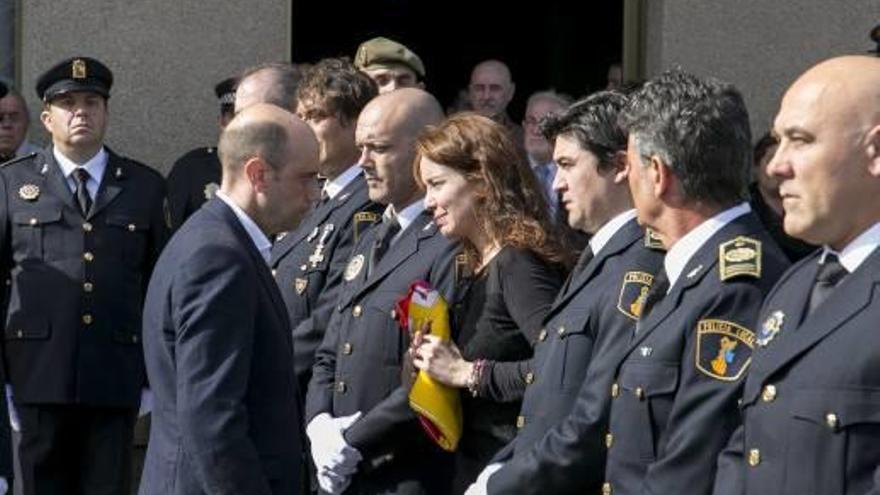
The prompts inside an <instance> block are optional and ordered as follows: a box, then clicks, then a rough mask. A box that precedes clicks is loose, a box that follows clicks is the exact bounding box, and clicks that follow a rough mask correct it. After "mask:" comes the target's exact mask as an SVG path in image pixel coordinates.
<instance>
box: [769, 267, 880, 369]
mask: <svg viewBox="0 0 880 495" xmlns="http://www.w3.org/2000/svg"><path fill="white" fill-rule="evenodd" d="M816 269H817V268H816ZM816 269H813V270H810V271H809V272H810V273H812V274H813V277H811V278H810V279H809V281H808V282H806V283H804V284H803V285H806V286H807V290H806V296H804V295H801V297H799V298H797V299H795V301H796V303H797V304H799V305H800V306H801V307H804V306H806V299H805V297H809V292H810V287H811V285H812V282H813V278H814V277H815V270H816ZM878 282H880V249H878V250H875V252H874V253H873V254H871V255H870V256H869V257H868V259H866V260H865V261H864V263H863V264H862V266H860V267H859V269H858V270H856V272H855V273H852V274H850V275H849V276H848V277H847V278H846V279H844V280H843V281H842V282H841V283H840V285H839V286H838V287H837V288H836V289H834V291H833V292H832V293H831V295H830V296H829V297H828V299H826V300H825V301H824V302H823V303H822V305H821V306H820V307H819V308H818V309H817V310H816V311H815V312H813V314H811V315H809V316H807V319H806V320H805V321H804V322H803V324H801V325H800V327H797V330H789V332H795V333H790V334H789V335H785V336H784V338H781V339H779V342H778V343H777V345H775V346H774V345H771V346H769V347H768V348H767V350H766V351H765V352H763V353H762V355H761V360H760V361H761V365H762V366H760V367H759V368H758V369H759V370H760V372H761V375H758V376H759V377H760V376H767V375H769V374H771V373H773V372H775V371H776V370H779V369H780V368H782V367H783V366H785V365H787V364H788V363H789V362H790V361H792V360H793V359H795V358H797V357H798V356H800V355H801V354H803V353H804V352H806V351H807V350H809V349H810V348H811V347H813V346H814V345H816V344H817V343H818V342H820V341H821V340H822V339H824V338H825V337H826V336H828V335H829V334H831V333H832V332H834V331H835V330H837V329H838V328H840V326H841V325H843V324H844V323H846V321H847V320H849V319H850V318H852V317H853V316H854V315H856V314H857V313H859V312H861V311H862V310H863V309H864V308H865V307H866V306H868V304H869V303H870V302H871V298H872V297H873V293H874V286H875V285H876V284H878ZM828 308H834V310H833V311H829V310H828ZM801 311H803V309H801Z"/></svg>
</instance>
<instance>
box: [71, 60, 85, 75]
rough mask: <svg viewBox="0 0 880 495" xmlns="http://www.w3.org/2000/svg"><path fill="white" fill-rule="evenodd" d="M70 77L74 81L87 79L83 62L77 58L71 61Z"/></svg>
mask: <svg viewBox="0 0 880 495" xmlns="http://www.w3.org/2000/svg"><path fill="white" fill-rule="evenodd" d="M70 77H72V78H74V79H85V78H86V77H88V74H87V72H86V61H85V60H83V59H81V58H78V59H76V60H74V61H73V63H72V64H71V66H70Z"/></svg>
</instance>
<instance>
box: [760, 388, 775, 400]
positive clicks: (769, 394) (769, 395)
mask: <svg viewBox="0 0 880 495" xmlns="http://www.w3.org/2000/svg"><path fill="white" fill-rule="evenodd" d="M775 399H776V386H775V385H766V386H764V391H763V392H761V400H763V401H764V402H773V401H774V400H775Z"/></svg>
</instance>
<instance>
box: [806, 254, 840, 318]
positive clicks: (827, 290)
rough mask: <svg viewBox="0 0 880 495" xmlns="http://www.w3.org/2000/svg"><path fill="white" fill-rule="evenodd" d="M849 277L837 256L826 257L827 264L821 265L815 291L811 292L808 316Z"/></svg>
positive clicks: (829, 255) (828, 255) (814, 285)
mask: <svg viewBox="0 0 880 495" xmlns="http://www.w3.org/2000/svg"><path fill="white" fill-rule="evenodd" d="M847 275H849V272H848V271H847V270H846V268H844V267H843V265H841V264H840V260H839V259H837V255H836V254H834V253H828V254H827V255H826V256H825V262H824V263H822V264H821V265H819V271H818V272H817V273H816V281H815V282H813V290H811V291H810V304H809V306H807V308H808V309H807V314H806V316H809V315H811V314H812V313H813V311H815V310H816V308H818V307H819V305H821V304H822V302H824V301H825V299H828V296H829V295H831V291H833V290H834V288H835V287H837V284H839V283H840V281H841V280H843V279H844V277H846V276H847Z"/></svg>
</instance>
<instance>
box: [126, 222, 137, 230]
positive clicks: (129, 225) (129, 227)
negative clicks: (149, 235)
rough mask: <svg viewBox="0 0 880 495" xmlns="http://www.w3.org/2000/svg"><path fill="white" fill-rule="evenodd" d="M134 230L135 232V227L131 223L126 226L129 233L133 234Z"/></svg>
mask: <svg viewBox="0 0 880 495" xmlns="http://www.w3.org/2000/svg"><path fill="white" fill-rule="evenodd" d="M135 230H137V227H136V226H135V225H134V224H133V223H130V224H128V231H129V232H134V231H135Z"/></svg>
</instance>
